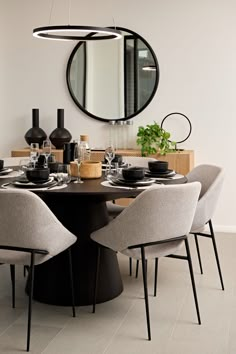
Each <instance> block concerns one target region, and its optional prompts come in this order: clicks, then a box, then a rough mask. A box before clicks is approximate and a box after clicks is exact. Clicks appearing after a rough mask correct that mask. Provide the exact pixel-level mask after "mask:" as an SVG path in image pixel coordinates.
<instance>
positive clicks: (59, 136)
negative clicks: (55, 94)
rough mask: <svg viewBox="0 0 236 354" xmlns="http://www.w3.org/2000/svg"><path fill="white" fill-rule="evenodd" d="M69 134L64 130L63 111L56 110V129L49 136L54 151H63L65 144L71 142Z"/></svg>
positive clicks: (60, 109)
mask: <svg viewBox="0 0 236 354" xmlns="http://www.w3.org/2000/svg"><path fill="white" fill-rule="evenodd" d="M71 138H72V136H71V133H70V132H69V131H68V130H67V129H66V128H64V109H62V108H58V110H57V128H56V129H54V130H53V131H52V133H51V134H50V136H49V139H50V140H51V143H52V144H53V145H54V146H55V148H56V149H63V147H64V144H65V143H69V142H70V141H71Z"/></svg>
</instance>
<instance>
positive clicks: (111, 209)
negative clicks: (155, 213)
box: [107, 156, 156, 276]
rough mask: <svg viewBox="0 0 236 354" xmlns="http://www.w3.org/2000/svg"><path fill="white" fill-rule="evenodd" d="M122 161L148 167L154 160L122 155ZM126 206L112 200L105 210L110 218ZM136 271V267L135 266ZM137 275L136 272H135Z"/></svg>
mask: <svg viewBox="0 0 236 354" xmlns="http://www.w3.org/2000/svg"><path fill="white" fill-rule="evenodd" d="M123 161H124V162H125V163H127V164H128V165H129V166H130V167H132V166H138V167H144V168H148V162H149V161H156V159H155V158H153V157H143V156H123ZM125 208H126V207H125V206H121V205H119V204H115V203H113V202H110V201H109V202H107V210H108V214H109V217H110V218H111V219H113V218H115V217H116V216H117V215H119V214H120V213H121V212H122V211H123V210H124V209H125ZM136 270H137V271H138V267H137V268H136ZM129 274H130V275H132V258H131V257H130V258H129ZM136 276H137V273H136Z"/></svg>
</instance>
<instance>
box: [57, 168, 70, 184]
mask: <svg viewBox="0 0 236 354" xmlns="http://www.w3.org/2000/svg"><path fill="white" fill-rule="evenodd" d="M69 172H70V171H69V166H68V165H66V164H62V163H60V164H58V167H57V181H58V184H59V185H60V184H64V183H70V181H71V176H70V173H69Z"/></svg>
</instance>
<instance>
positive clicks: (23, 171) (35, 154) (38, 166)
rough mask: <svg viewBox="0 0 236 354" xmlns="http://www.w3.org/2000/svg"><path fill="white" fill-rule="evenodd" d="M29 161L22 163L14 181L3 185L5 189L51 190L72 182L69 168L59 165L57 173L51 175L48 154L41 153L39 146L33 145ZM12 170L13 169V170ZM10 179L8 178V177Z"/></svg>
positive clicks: (25, 160) (24, 160)
mask: <svg viewBox="0 0 236 354" xmlns="http://www.w3.org/2000/svg"><path fill="white" fill-rule="evenodd" d="M31 145H32V146H31V151H30V157H29V159H22V160H21V161H20V167H19V168H20V169H19V170H18V171H14V172H18V175H17V176H14V177H15V178H14V179H13V180H12V181H9V182H7V183H4V184H2V185H1V187H2V188H5V189H12V188H13V189H14V188H21V189H27V190H33V191H36V190H49V189H52V190H53V189H61V188H65V187H67V184H68V183H69V182H70V174H69V171H68V166H67V165H64V164H58V166H57V173H50V172H51V171H50V168H49V167H48V155H49V154H48V153H47V154H44V152H43V153H42V154H40V153H39V146H38V144H35V143H34V144H31ZM11 170H12V169H11ZM12 171H13V170H12ZM7 177H8V176H7Z"/></svg>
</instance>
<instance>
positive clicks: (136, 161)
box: [123, 156, 156, 168]
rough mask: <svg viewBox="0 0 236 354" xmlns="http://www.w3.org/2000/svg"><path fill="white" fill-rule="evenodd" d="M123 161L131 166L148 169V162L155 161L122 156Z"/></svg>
mask: <svg viewBox="0 0 236 354" xmlns="http://www.w3.org/2000/svg"><path fill="white" fill-rule="evenodd" d="M123 160H124V161H125V162H126V163H128V164H129V165H131V166H138V167H146V168H147V167H148V162H149V161H156V159H154V158H153V157H142V156H123Z"/></svg>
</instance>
